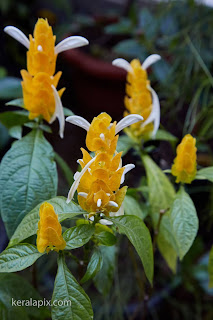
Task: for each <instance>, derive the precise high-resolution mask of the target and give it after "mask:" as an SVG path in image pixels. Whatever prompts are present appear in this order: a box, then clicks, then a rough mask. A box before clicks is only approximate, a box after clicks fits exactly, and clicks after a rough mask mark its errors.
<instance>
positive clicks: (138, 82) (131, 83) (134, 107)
mask: <svg viewBox="0 0 213 320" xmlns="http://www.w3.org/2000/svg"><path fill="white" fill-rule="evenodd" d="M130 65H131V67H132V71H129V72H128V74H127V84H126V94H127V95H126V96H125V100H124V103H125V106H126V109H127V111H125V112H124V116H126V115H128V114H139V115H141V116H143V118H144V121H146V119H147V118H148V117H149V115H150V113H151V111H152V95H151V92H150V90H149V89H147V86H148V85H149V84H150V82H149V80H148V78H147V72H146V70H144V69H143V68H142V67H141V63H140V61H139V60H138V59H134V60H132V62H131V63H130ZM141 123H142V122H137V123H135V124H133V125H131V127H130V128H128V129H126V132H127V133H128V132H129V133H131V134H132V135H133V136H135V137H139V136H141V135H145V134H147V133H150V132H152V130H153V124H148V125H146V126H145V127H142V126H141Z"/></svg>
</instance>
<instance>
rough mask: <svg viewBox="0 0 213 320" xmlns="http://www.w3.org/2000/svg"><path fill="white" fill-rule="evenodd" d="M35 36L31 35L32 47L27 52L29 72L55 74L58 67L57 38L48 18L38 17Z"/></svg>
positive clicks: (32, 73) (33, 74)
mask: <svg viewBox="0 0 213 320" xmlns="http://www.w3.org/2000/svg"><path fill="white" fill-rule="evenodd" d="M33 35H34V37H32V36H31V35H30V36H29V39H30V48H29V51H28V52H27V69H28V72H29V73H30V74H31V75H32V76H35V75H36V74H37V73H38V72H45V73H47V74H49V75H50V76H52V75H54V73H55V67H56V58H57V55H56V54H55V39H56V37H55V36H54V35H53V32H52V28H51V27H50V26H49V24H48V22H47V20H44V19H38V22H37V23H36V25H35V29H34V33H33Z"/></svg>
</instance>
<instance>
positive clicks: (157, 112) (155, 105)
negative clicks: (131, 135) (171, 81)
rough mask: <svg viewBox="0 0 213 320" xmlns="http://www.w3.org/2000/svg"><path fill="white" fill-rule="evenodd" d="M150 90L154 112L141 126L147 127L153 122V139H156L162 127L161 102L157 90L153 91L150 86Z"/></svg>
mask: <svg viewBox="0 0 213 320" xmlns="http://www.w3.org/2000/svg"><path fill="white" fill-rule="evenodd" d="M148 89H149V90H150V91H151V94H152V111H151V113H150V115H149V117H148V118H147V119H146V121H144V122H143V123H142V124H141V126H142V127H145V126H146V125H147V124H149V123H151V122H153V123H154V129H153V131H152V137H155V135H156V133H157V131H158V129H159V126H160V102H159V99H158V95H157V93H156V92H155V90H153V89H152V88H151V87H150V86H148Z"/></svg>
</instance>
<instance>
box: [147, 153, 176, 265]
mask: <svg viewBox="0 0 213 320" xmlns="http://www.w3.org/2000/svg"><path fill="white" fill-rule="evenodd" d="M142 160H143V163H144V166H145V170H146V174H147V179H148V187H149V203H150V206H151V217H152V221H153V225H154V228H155V229H156V227H157V224H158V221H159V216H160V210H169V209H170V208H171V206H172V203H173V200H174V197H175V190H174V187H173V185H172V184H171V182H170V181H169V179H168V177H167V176H166V175H165V174H164V173H163V172H162V170H161V169H160V168H159V167H158V166H157V165H156V164H155V162H154V161H153V160H152V159H151V158H150V157H149V156H148V155H143V156H142ZM157 244H158V248H159V250H160V252H161V254H162V256H163V257H164V259H165V260H166V262H167V263H168V265H169V267H170V268H171V269H172V270H173V271H175V270H176V263H177V248H176V242H175V239H174V235H173V233H172V226H171V221H170V218H169V211H167V212H166V213H165V214H164V215H163V218H162V220H161V224H160V229H159V233H158V237H157Z"/></svg>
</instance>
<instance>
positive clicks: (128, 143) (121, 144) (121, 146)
mask: <svg viewBox="0 0 213 320" xmlns="http://www.w3.org/2000/svg"><path fill="white" fill-rule="evenodd" d="M134 146H135V142H134V141H133V140H132V139H131V138H130V137H129V136H127V135H123V136H120V137H119V138H118V143H117V148H116V150H117V152H121V151H122V157H123V156H124V155H125V154H126V153H127V152H128V151H129V150H130V149H131V148H133V147H134Z"/></svg>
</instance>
